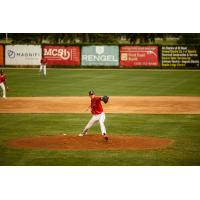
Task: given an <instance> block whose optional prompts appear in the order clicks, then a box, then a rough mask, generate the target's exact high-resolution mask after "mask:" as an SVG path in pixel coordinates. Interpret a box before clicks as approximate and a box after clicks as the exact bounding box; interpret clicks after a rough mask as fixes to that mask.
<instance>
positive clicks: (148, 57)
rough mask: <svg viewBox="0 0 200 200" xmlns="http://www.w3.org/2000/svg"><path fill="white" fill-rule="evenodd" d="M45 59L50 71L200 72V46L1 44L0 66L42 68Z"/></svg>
mask: <svg viewBox="0 0 200 200" xmlns="http://www.w3.org/2000/svg"><path fill="white" fill-rule="evenodd" d="M42 57H45V58H47V65H48V67H59V66H61V67H70V66H75V67H83V68H84V67H105V68H106V67H116V68H119V67H120V68H127V67H129V68H136V67H142V68H163V69H165V68H167V69H168V68H169V69H170V68H175V69H178V68H181V69H185V68H186V69H187V68H194V69H199V68H200V66H199V63H200V46H189V45H188V46H187V45H168V46H167V45H165V46H156V45H146V46H139V45H88V46H86V45H85V46H84V45H83V46H79V45H74V46H72V45H48V44H46V45H1V44H0V65H5V66H27V67H28V66H29V67H32V66H38V65H40V60H41V58H42Z"/></svg>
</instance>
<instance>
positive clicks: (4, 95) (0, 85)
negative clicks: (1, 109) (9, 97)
mask: <svg viewBox="0 0 200 200" xmlns="http://www.w3.org/2000/svg"><path fill="white" fill-rule="evenodd" d="M0 87H1V89H2V90H3V98H6V88H5V85H4V83H3V82H2V83H0Z"/></svg>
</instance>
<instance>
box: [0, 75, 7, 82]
mask: <svg viewBox="0 0 200 200" xmlns="http://www.w3.org/2000/svg"><path fill="white" fill-rule="evenodd" d="M5 80H6V76H5V75H0V83H3V82H5Z"/></svg>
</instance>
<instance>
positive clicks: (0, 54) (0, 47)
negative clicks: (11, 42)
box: [0, 45, 4, 65]
mask: <svg viewBox="0 0 200 200" xmlns="http://www.w3.org/2000/svg"><path fill="white" fill-rule="evenodd" d="M3 64H4V63H3V45H0V65H3Z"/></svg>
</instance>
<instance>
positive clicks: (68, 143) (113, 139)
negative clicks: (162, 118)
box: [7, 135, 173, 150]
mask: <svg viewBox="0 0 200 200" xmlns="http://www.w3.org/2000/svg"><path fill="white" fill-rule="evenodd" d="M172 142H173V141H172V140H170V139H168V138H159V137H146V136H116V135H109V140H108V141H105V140H104V138H102V136H101V135H89V136H84V137H79V136H72V135H59V136H38V137H29V138H17V139H12V140H9V141H7V145H8V146H10V147H13V148H29V149H49V150H145V149H162V148H166V147H168V146H169V145H170V144H172Z"/></svg>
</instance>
